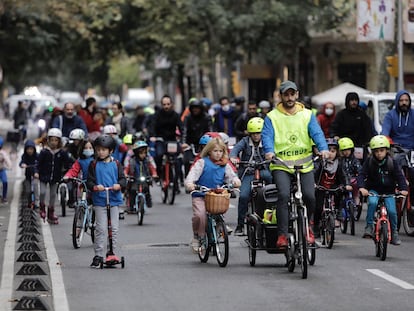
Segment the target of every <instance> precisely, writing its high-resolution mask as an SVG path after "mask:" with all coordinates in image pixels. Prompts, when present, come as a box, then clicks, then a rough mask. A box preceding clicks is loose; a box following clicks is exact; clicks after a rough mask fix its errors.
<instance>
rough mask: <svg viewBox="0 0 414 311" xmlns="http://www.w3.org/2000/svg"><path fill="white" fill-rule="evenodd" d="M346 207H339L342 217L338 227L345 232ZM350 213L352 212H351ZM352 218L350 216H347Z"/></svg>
mask: <svg viewBox="0 0 414 311" xmlns="http://www.w3.org/2000/svg"><path fill="white" fill-rule="evenodd" d="M347 208H348V207H347V206H346V207H344V208H342V209H341V211H340V213H342V218H341V221H340V227H341V232H342V233H344V234H346V232H347V231H348V211H349V210H348V209H347ZM351 215H352V214H351ZM349 218H352V217H349Z"/></svg>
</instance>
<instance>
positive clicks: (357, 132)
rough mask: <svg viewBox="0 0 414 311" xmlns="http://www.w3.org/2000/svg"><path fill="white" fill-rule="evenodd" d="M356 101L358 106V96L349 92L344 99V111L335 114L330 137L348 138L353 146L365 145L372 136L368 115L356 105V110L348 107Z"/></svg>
mask: <svg viewBox="0 0 414 311" xmlns="http://www.w3.org/2000/svg"><path fill="white" fill-rule="evenodd" d="M352 99H356V100H357V101H358V104H359V96H358V94H357V93H355V92H349V93H348V94H346V97H345V109H343V110H341V111H339V112H338V113H337V114H336V117H335V120H334V122H333V123H332V125H331V129H330V134H331V136H332V137H333V136H338V137H349V138H351V139H352V141H353V142H354V144H355V146H363V145H365V144H367V143H368V142H369V141H370V139H371V137H372V136H373V135H374V133H373V132H372V122H371V119H370V118H369V117H368V115H367V114H366V113H365V112H364V111H362V110H361V109H360V108H359V107H358V105H357V107H356V108H352V107H351V106H350V103H349V102H350V101H351V100H352Z"/></svg>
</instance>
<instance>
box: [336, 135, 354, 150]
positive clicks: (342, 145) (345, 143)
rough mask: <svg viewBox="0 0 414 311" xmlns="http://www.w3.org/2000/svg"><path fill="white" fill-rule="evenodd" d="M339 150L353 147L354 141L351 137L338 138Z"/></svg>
mask: <svg viewBox="0 0 414 311" xmlns="http://www.w3.org/2000/svg"><path fill="white" fill-rule="evenodd" d="M338 145H339V150H341V151H342V150H346V149H354V142H353V141H352V139H351V138H348V137H342V138H340V139H339V140H338Z"/></svg>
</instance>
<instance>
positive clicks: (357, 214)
mask: <svg viewBox="0 0 414 311" xmlns="http://www.w3.org/2000/svg"><path fill="white" fill-rule="evenodd" d="M364 201H365V197H363V196H362V194H361V193H360V194H359V202H360V203H359V204H358V205H357V206H356V208H355V210H354V219H355V221H358V220H359V218H361V214H362V205H363V204H364Z"/></svg>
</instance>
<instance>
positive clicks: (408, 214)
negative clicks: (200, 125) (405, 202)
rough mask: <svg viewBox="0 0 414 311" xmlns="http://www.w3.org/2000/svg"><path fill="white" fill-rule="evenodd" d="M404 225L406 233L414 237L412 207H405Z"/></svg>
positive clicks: (413, 211)
mask: <svg viewBox="0 0 414 311" xmlns="http://www.w3.org/2000/svg"><path fill="white" fill-rule="evenodd" d="M402 223H403V227H404V231H405V233H406V234H407V235H408V236H414V209H413V208H412V206H410V207H409V208H408V207H407V206H404V208H403V216H402Z"/></svg>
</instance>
